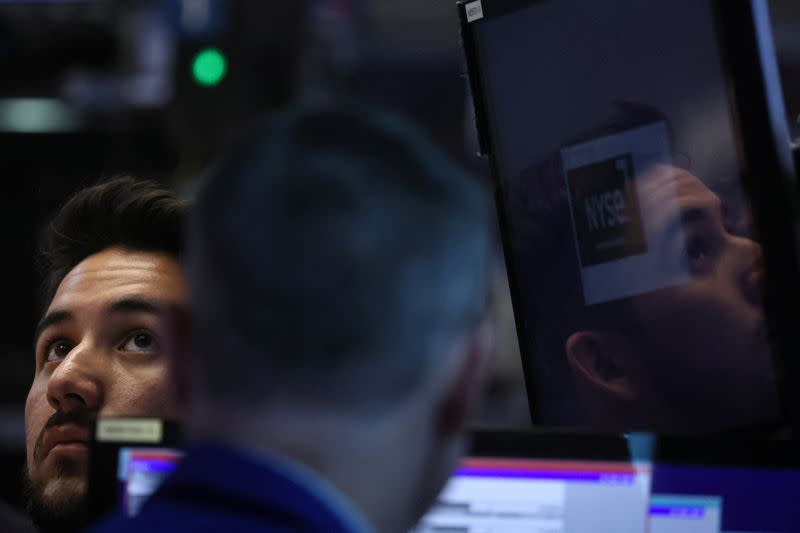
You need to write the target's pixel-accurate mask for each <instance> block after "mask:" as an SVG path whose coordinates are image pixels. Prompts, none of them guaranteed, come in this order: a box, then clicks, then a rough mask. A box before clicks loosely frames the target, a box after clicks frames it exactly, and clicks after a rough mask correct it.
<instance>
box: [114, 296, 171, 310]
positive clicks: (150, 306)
mask: <svg viewBox="0 0 800 533" xmlns="http://www.w3.org/2000/svg"><path fill="white" fill-rule="evenodd" d="M165 307H166V304H164V303H163V302H158V301H155V300H148V299H144V298H124V299H122V300H117V301H116V302H114V303H112V304H111V305H109V306H108V307H107V308H106V310H107V311H108V312H109V313H151V314H156V313H159V312H160V311H162V310H163V309H164V308H165Z"/></svg>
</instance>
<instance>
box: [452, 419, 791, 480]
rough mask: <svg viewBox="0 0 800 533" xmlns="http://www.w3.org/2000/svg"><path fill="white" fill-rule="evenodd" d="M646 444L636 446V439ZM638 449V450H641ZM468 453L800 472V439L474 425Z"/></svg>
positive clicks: (503, 456)
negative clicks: (503, 427) (477, 426)
mask: <svg viewBox="0 0 800 533" xmlns="http://www.w3.org/2000/svg"><path fill="white" fill-rule="evenodd" d="M634 439H639V442H640V443H644V444H645V445H646V449H644V450H642V449H641V447H640V449H639V450H638V452H636V451H634V449H633V446H632V444H631V443H632V441H633V440H634ZM637 453H638V455H637ZM466 456H467V457H486V458H498V459H502V458H509V459H544V460H565V461H608V462H634V461H637V462H643V463H650V464H652V465H653V467H656V468H657V467H658V466H703V467H709V466H711V467H723V468H724V467H731V468H753V469H761V468H768V469H781V470H798V471H800V442H798V441H797V440H792V439H789V438H773V439H758V438H752V437H730V436H726V437H724V438H723V437H674V436H669V437H668V436H658V435H655V434H648V433H640V434H622V433H599V432H590V431H583V430H577V429H576V430H561V429H544V428H542V429H539V428H531V429H496V428H473V429H472V431H470V447H469V450H468V452H467V454H466Z"/></svg>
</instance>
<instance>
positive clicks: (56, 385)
mask: <svg viewBox="0 0 800 533" xmlns="http://www.w3.org/2000/svg"><path fill="white" fill-rule="evenodd" d="M186 301H187V296H186V291H185V287H184V278H183V274H182V273H181V270H180V267H179V265H178V263H177V261H176V260H175V259H173V258H172V257H171V256H169V255H166V254H161V253H155V252H137V251H130V250H124V249H121V248H109V249H106V250H104V251H102V252H99V253H97V254H95V255H92V256H90V257H88V258H86V259H85V260H84V261H82V262H81V263H80V264H78V265H77V266H76V267H75V268H73V269H72V270H71V271H70V272H69V273H68V274H67V275H66V277H65V278H64V280H63V281H62V282H61V284H60V285H59V287H58V289H57V291H56V294H55V296H54V298H53V301H52V302H51V303H50V306H49V308H48V309H47V311H46V313H45V315H44V317H43V318H42V320H41V322H40V325H39V328H38V329H37V334H36V341H35V352H36V354H35V355H36V373H35V377H34V380H33V384H32V385H31V389H30V392H29V393H28V399H27V402H26V405H25V431H26V454H27V473H28V476H29V481H30V485H31V487H30V488H31V491H32V495H31V496H32V500H34V501H35V505H36V506H38V507H39V509H38V512H40V513H42V512H44V513H46V514H48V515H50V516H51V517H56V518H57V517H58V516H60V515H62V514H63V515H65V516H66V515H69V514H70V513H71V512H73V510H74V509H76V508H78V507H80V506H81V504H82V503H83V499H84V497H85V495H86V489H87V468H88V457H87V453H88V442H89V440H90V435H89V430H88V421H89V420H90V419H94V418H97V417H106V416H154V417H165V418H172V417H176V416H178V415H179V409H178V404H177V402H176V400H175V394H174V387H173V386H172V385H171V382H170V377H169V372H168V368H169V361H168V359H167V354H165V353H163V351H162V346H163V339H161V338H160V335H161V334H162V332H163V329H162V327H163V323H162V322H163V320H164V317H165V315H164V312H165V311H166V310H167V309H171V308H184V307H185V305H186Z"/></svg>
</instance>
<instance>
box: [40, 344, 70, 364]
mask: <svg viewBox="0 0 800 533" xmlns="http://www.w3.org/2000/svg"><path fill="white" fill-rule="evenodd" d="M72 348H73V346H72V343H70V342H67V341H55V342H53V343H51V344H50V346H48V347H47V354H46V356H45V358H46V360H47V361H60V360H62V359H64V358H65V357H66V356H67V354H68V353H69V352H70V351H71V350H72Z"/></svg>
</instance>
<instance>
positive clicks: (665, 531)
mask: <svg viewBox="0 0 800 533" xmlns="http://www.w3.org/2000/svg"><path fill="white" fill-rule="evenodd" d="M798 494H800V470H797V469H790V468H756V467H745V466H697V465H673V464H655V465H652V466H651V464H650V463H649V462H642V463H636V462H624V461H619V462H617V461H575V460H552V459H547V460H540V459H509V458H499V459H494V458H486V457H480V458H476V457H473V458H465V459H463V460H462V461H461V463H460V465H459V467H458V468H457V469H456V470H455V472H454V473H453V475H452V476H451V478H450V480H449V482H448V483H447V485H446V486H445V488H444V490H443V491H442V493H441V494H440V496H439V498H438V500H437V502H436V503H435V504H434V506H433V507H432V508H431V510H430V511H429V512H428V513H427V514H426V515H425V516H424V517H423V519H422V520H421V521H420V523H419V524H418V526H417V527H416V528H415V529H414V530H413V531H414V533H444V532H455V531H458V532H461V533H484V532H492V533H520V532H525V533H585V532H587V531H614V532H616V533H789V532H797V531H800V506H798V505H797V502H796V501H795V500H796V499H797V495H798Z"/></svg>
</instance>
